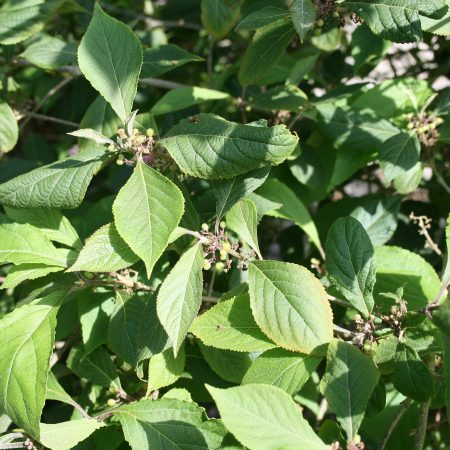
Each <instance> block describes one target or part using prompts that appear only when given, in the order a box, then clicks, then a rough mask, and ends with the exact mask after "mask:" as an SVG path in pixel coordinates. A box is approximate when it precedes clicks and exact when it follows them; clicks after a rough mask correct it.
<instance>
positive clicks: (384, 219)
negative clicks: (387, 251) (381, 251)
mask: <svg viewBox="0 0 450 450" xmlns="http://www.w3.org/2000/svg"><path fill="white" fill-rule="evenodd" d="M401 200H402V197H401V196H399V195H394V196H393V197H386V198H375V199H371V200H369V201H367V202H364V203H363V204H362V205H361V206H358V207H357V208H355V209H354V210H353V211H352V213H351V214H350V215H351V216H352V217H354V218H355V219H356V220H358V221H359V222H360V223H361V225H362V226H363V227H364V229H365V230H366V232H367V234H368V235H369V238H370V241H371V242H372V244H373V246H374V247H377V246H379V245H383V244H385V243H386V242H387V241H389V239H390V238H391V237H392V236H393V234H394V232H395V230H396V229H397V217H398V213H399V212H400V205H401Z"/></svg>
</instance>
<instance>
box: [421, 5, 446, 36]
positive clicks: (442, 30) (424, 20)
mask: <svg viewBox="0 0 450 450" xmlns="http://www.w3.org/2000/svg"><path fill="white" fill-rule="evenodd" d="M446 4H447V5H448V1H447V3H446ZM420 24H421V26H422V30H423V31H428V32H429V33H433V34H437V35H439V36H449V35H450V10H447V13H446V14H445V15H444V16H442V17H441V18H439V19H431V18H429V17H425V16H420Z"/></svg>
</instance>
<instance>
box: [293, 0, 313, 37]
mask: <svg viewBox="0 0 450 450" xmlns="http://www.w3.org/2000/svg"><path fill="white" fill-rule="evenodd" d="M289 9H290V11H291V13H292V23H293V24H294V28H295V31H297V33H298V35H299V36H300V40H301V41H303V40H304V39H305V36H306V34H307V33H308V31H309V30H310V29H311V28H312V27H313V25H314V22H315V21H316V7H315V5H314V3H313V2H312V0H292V2H291V3H290V5H289Z"/></svg>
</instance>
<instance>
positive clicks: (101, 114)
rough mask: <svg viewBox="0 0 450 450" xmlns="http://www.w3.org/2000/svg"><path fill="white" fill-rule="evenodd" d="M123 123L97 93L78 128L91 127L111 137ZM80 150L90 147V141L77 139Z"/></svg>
mask: <svg viewBox="0 0 450 450" xmlns="http://www.w3.org/2000/svg"><path fill="white" fill-rule="evenodd" d="M122 125H123V123H122V121H121V120H120V118H119V117H118V116H117V114H116V113H115V112H114V110H113V109H112V108H111V106H110V105H109V103H107V101H106V100H105V99H104V98H103V97H102V96H101V95H99V96H98V97H97V98H96V99H95V100H94V101H93V102H92V103H91V105H90V106H89V108H88V109H87V111H86V113H85V114H84V116H83V118H82V119H81V123H80V128H92V129H93V130H95V131H97V132H98V133H101V134H102V135H104V136H106V137H108V138H113V137H114V136H115V135H117V130H118V129H119V128H120V127H122ZM78 146H79V147H80V151H85V150H87V149H90V148H92V141H90V140H88V139H83V138H80V139H78Z"/></svg>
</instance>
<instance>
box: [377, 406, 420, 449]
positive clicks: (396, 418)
mask: <svg viewBox="0 0 450 450" xmlns="http://www.w3.org/2000/svg"><path fill="white" fill-rule="evenodd" d="M411 403H412V400H411V399H410V398H407V399H405V400H403V402H402V403H401V404H400V408H399V409H398V411H397V413H396V414H395V416H394V417H393V418H392V420H391V424H390V426H389V428H388V430H387V431H386V434H385V435H384V438H383V440H382V442H381V445H380V449H379V450H384V448H385V447H386V444H387V443H388V441H389V439H390V437H391V435H392V433H393V432H394V430H395V427H396V426H397V424H398V423H399V421H400V419H401V418H402V417H403V414H405V412H406V411H408V408H409V407H410V406H411Z"/></svg>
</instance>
